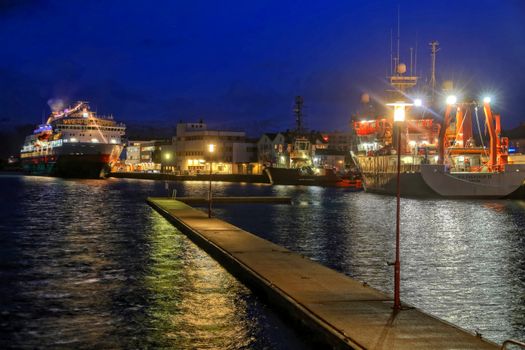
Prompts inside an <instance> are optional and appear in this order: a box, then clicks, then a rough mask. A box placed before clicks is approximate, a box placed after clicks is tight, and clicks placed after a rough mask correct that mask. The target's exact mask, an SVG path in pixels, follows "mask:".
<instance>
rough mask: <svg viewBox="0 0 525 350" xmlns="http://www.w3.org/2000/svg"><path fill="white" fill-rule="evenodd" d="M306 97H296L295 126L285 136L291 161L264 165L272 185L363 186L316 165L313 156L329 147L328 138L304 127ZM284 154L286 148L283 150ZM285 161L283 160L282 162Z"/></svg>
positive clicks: (358, 181) (359, 187)
mask: <svg viewBox="0 0 525 350" xmlns="http://www.w3.org/2000/svg"><path fill="white" fill-rule="evenodd" d="M302 106H303V98H302V97H301V96H297V97H296V98H295V108H294V113H295V115H296V128H295V130H294V131H291V132H286V133H284V134H283V135H282V136H283V138H284V139H285V142H286V144H287V147H285V148H286V152H285V153H286V157H285V156H282V158H283V159H285V158H289V164H287V165H285V166H280V167H278V166H270V167H267V168H266V169H265V172H266V174H267V175H268V178H269V179H270V182H271V183H272V184H273V185H306V186H323V187H327V186H329V187H346V188H350V189H356V190H360V189H362V186H361V181H360V180H359V179H355V180H354V179H343V178H342V177H341V176H339V175H337V174H336V173H335V172H334V170H333V169H326V168H321V167H315V166H314V162H313V158H314V157H315V152H316V150H319V149H325V148H326V147H327V143H326V140H324V139H323V138H322V136H321V135H320V134H316V133H308V132H306V131H305V129H304V127H303V122H302V117H303V115H302ZM283 154H284V152H283ZM281 165H283V164H281Z"/></svg>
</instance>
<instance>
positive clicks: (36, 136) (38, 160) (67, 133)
mask: <svg viewBox="0 0 525 350" xmlns="http://www.w3.org/2000/svg"><path fill="white" fill-rule="evenodd" d="M125 130H126V126H125V125H124V124H122V123H117V122H115V120H114V119H113V117H112V116H99V115H97V114H96V113H95V112H94V111H92V110H91V109H90V108H89V104H88V103H87V102H84V101H79V102H77V103H76V104H75V105H74V106H73V107H72V108H65V109H60V110H58V109H57V110H54V111H53V112H52V113H51V114H50V116H49V117H48V119H47V121H46V123H44V124H40V125H38V126H37V128H36V129H35V130H34V131H33V134H31V135H29V136H27V137H26V139H25V142H24V145H23V146H22V149H21V151H20V153H21V154H20V156H21V161H22V166H23V168H24V169H25V170H26V171H27V172H29V173H31V174H37V175H52V176H63V177H81V178H98V177H102V176H104V174H105V173H106V172H108V171H109V169H110V166H111V164H112V163H114V162H116V161H117V160H118V157H119V155H120V153H121V151H122V149H123V145H122V137H123V135H124V133H125Z"/></svg>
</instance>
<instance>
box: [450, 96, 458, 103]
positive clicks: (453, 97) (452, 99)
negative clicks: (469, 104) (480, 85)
mask: <svg viewBox="0 0 525 350" xmlns="http://www.w3.org/2000/svg"><path fill="white" fill-rule="evenodd" d="M456 102H458V98H457V97H456V96H454V95H450V96H448V97H447V104H448V105H453V104H455V103H456Z"/></svg>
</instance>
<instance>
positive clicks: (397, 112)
mask: <svg viewBox="0 0 525 350" xmlns="http://www.w3.org/2000/svg"><path fill="white" fill-rule="evenodd" d="M387 106H393V107H394V123H395V124H397V183H396V187H397V191H396V260H395V261H394V310H401V299H400V296H399V295H400V289H401V261H400V259H399V255H400V254H399V251H400V241H401V239H400V232H399V222H400V217H401V214H400V213H401V185H400V182H401V181H400V179H401V176H400V174H401V123H403V122H404V121H405V108H406V107H407V106H412V104H411V103H405V102H395V103H388V104H387Z"/></svg>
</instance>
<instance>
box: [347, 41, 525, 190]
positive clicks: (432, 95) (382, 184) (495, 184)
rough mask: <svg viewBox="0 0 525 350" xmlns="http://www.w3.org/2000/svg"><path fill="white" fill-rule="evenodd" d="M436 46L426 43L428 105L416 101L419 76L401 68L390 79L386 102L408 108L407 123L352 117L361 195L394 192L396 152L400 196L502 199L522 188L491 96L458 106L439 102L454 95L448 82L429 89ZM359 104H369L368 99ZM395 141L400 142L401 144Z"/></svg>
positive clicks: (520, 168)
mask: <svg viewBox="0 0 525 350" xmlns="http://www.w3.org/2000/svg"><path fill="white" fill-rule="evenodd" d="M437 45H438V43H437V42H436V41H433V42H431V43H430V47H431V58H432V61H431V62H432V64H431V67H432V78H431V80H430V83H431V84H430V86H429V87H427V89H426V91H427V92H428V94H427V96H428V97H427V106H423V104H422V103H421V100H419V99H418V97H419V96H417V95H416V94H417V92H416V90H417V77H415V76H411V75H406V66H405V65H404V64H402V63H400V64H398V65H397V67H396V72H395V74H393V75H392V76H391V77H389V83H390V86H391V88H390V89H389V90H387V96H386V101H387V103H388V102H396V101H401V102H411V103H412V104H413V106H412V107H410V108H409V109H408V110H407V111H406V119H405V121H404V122H401V123H396V124H398V125H395V123H394V117H393V112H392V111H385V112H383V113H379V114H374V113H373V109H370V108H368V109H366V110H365V113H360V114H357V115H355V116H354V117H353V120H352V126H353V130H354V132H355V139H356V147H355V149H354V153H353V156H354V160H355V162H356V164H357V165H358V167H359V168H360V171H361V174H362V176H363V180H364V186H365V189H366V190H367V191H370V192H379V193H385V194H395V193H396V191H397V182H396V177H397V159H398V156H397V150H398V149H399V150H400V169H401V171H400V173H401V176H400V185H401V186H400V188H401V194H402V195H405V196H446V197H504V196H507V195H509V194H511V193H512V192H514V191H515V190H517V189H518V188H519V187H520V186H521V185H522V183H523V181H524V180H525V174H524V173H525V167H524V165H523V164H511V162H509V158H508V140H507V139H506V138H502V137H500V133H501V127H500V116H499V115H496V114H494V115H493V113H492V110H491V105H490V102H491V101H490V99H489V98H485V99H484V100H483V101H482V102H481V101H477V100H473V99H463V100H462V101H459V102H458V100H457V98H456V97H455V96H453V95H450V96H449V97H448V98H447V101H446V103H445V101H444V100H445V98H444V97H443V96H444V95H446V94H449V93H451V92H452V90H453V89H452V84H451V83H446V84H444V88H443V90H442V91H436V90H435V85H436V82H435V71H434V70H435V62H436V57H435V56H436V52H437V51H438V49H437ZM410 71H412V69H410ZM422 90H424V89H418V91H422ZM441 100H443V101H441ZM362 102H363V103H364V104H366V105H369V104H370V99H369V97H368V95H364V96H363V98H362ZM440 105H441V106H443V107H440ZM474 124H475V125H476V126H477V131H478V135H477V136H476V135H475V132H474V128H473V126H474ZM480 125H481V126H480ZM482 128H486V130H488V134H489V135H488V138H487V137H486V136H485V137H484V136H483V134H482V132H481V129H482ZM397 133H400V135H399V138H398V137H397V136H398V135H397ZM484 138H485V140H484ZM396 140H400V141H399V142H400V144H399V145H397V144H396ZM398 146H399V147H398Z"/></svg>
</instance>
